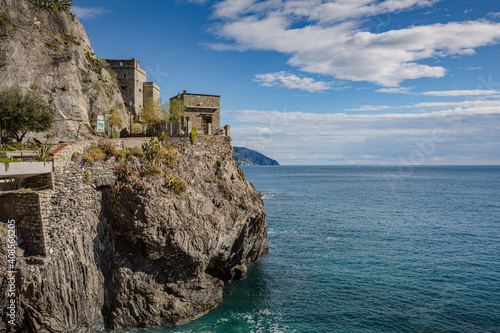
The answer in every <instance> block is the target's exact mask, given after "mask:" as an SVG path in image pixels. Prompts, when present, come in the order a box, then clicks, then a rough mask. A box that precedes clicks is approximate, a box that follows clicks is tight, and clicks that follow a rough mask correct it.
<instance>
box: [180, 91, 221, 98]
mask: <svg viewBox="0 0 500 333" xmlns="http://www.w3.org/2000/svg"><path fill="white" fill-rule="evenodd" d="M180 95H181V96H182V95H191V96H212V97H220V95H210V94H193V93H188V92H183V93H180ZM177 96H178V95H175V96H172V97H170V99H172V98H176V97H177Z"/></svg>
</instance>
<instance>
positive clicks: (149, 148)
mask: <svg viewBox="0 0 500 333" xmlns="http://www.w3.org/2000/svg"><path fill="white" fill-rule="evenodd" d="M166 151H167V150H166V149H165V147H163V146H162V144H161V143H160V140H158V138H151V139H150V140H149V142H148V143H145V144H144V157H143V158H144V159H145V160H147V161H149V162H150V163H153V164H156V165H162V164H163V160H164V156H165V153H166Z"/></svg>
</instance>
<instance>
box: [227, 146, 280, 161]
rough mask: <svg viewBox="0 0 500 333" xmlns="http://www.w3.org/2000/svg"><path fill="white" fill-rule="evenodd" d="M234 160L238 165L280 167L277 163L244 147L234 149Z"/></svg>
mask: <svg viewBox="0 0 500 333" xmlns="http://www.w3.org/2000/svg"><path fill="white" fill-rule="evenodd" d="M234 159H235V161H236V163H238V165H280V164H279V163H278V161H276V160H273V159H271V158H269V157H267V156H265V155H263V154H261V153H259V152H258V151H255V150H253V149H248V148H245V147H234Z"/></svg>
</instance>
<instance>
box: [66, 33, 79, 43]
mask: <svg viewBox="0 0 500 333" xmlns="http://www.w3.org/2000/svg"><path fill="white" fill-rule="evenodd" d="M69 43H73V44H75V45H80V44H81V43H80V41H79V40H78V38H77V37H76V36H75V34H74V33H73V31H71V32H68V33H66V35H65V36H64V44H65V45H68V44H69Z"/></svg>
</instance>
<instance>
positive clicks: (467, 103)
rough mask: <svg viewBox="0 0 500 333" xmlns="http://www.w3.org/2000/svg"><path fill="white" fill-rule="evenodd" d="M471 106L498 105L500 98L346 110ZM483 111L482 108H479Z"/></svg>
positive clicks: (499, 106)
mask: <svg viewBox="0 0 500 333" xmlns="http://www.w3.org/2000/svg"><path fill="white" fill-rule="evenodd" d="M471 107H476V108H479V107H498V108H499V110H500V100H498V99H496V100H473V101H458V102H423V103H416V104H410V105H400V106H387V105H362V106H360V107H359V108H352V109H346V111H383V110H397V109H426V108H471ZM478 110H479V111H482V109H478Z"/></svg>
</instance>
